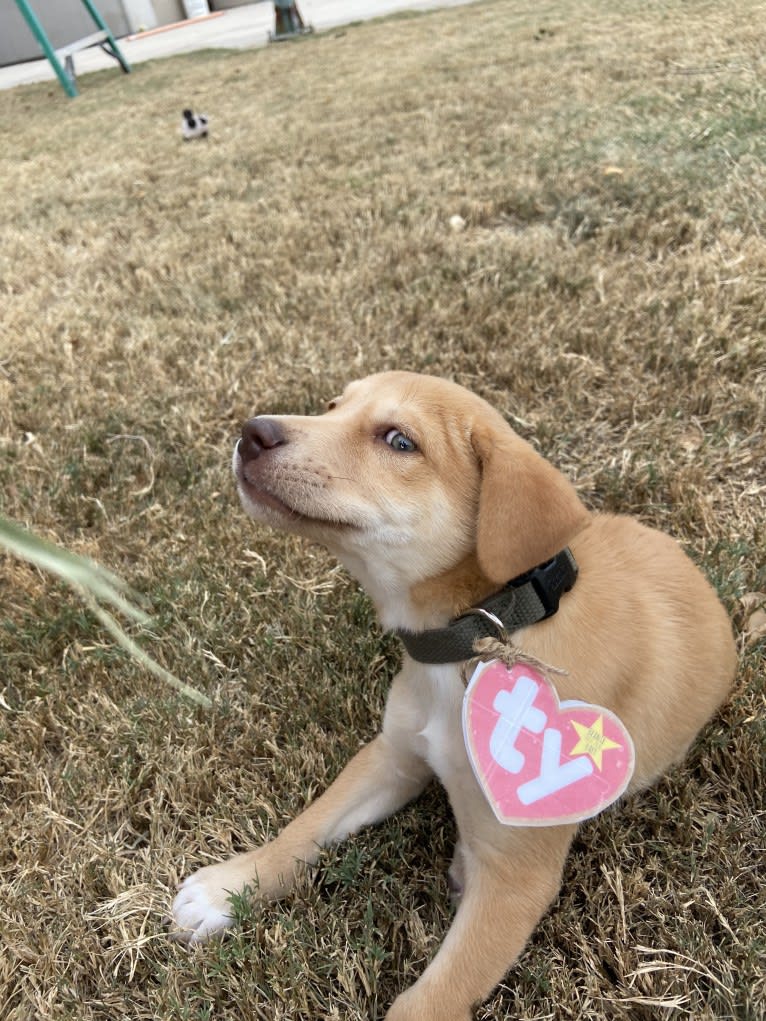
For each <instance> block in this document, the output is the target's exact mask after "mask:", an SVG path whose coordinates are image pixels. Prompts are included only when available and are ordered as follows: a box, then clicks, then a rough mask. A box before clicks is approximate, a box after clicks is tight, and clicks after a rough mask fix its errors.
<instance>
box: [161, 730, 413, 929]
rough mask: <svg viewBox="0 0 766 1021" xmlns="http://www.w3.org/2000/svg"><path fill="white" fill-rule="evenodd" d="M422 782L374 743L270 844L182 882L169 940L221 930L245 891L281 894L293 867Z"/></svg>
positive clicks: (398, 756) (387, 748) (397, 755)
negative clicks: (233, 898)
mask: <svg viewBox="0 0 766 1021" xmlns="http://www.w3.org/2000/svg"><path fill="white" fill-rule="evenodd" d="M430 777H431V770H430V768H429V767H428V766H427V765H426V763H425V762H423V760H422V759H420V758H418V757H417V756H415V755H413V754H412V753H407V752H403V751H402V749H401V747H395V746H394V744H392V742H391V741H390V740H389V739H388V738H387V737H386V736H385V735H383V734H380V735H378V737H376V738H375V740H374V741H371V742H370V744H368V745H366V746H365V747H364V748H362V750H361V751H360V752H358V754H357V755H355V756H354V758H353V759H352V760H351V762H349V764H348V765H347V766H346V768H345V769H344V770H343V772H342V773H341V774H340V775H339V776H338V778H337V779H336V780H335V782H334V783H333V784H332V785H331V786H330V787H329V788H328V789H327V790H326V791H325V793H324V794H323V795H322V796H321V797H320V798H318V799H317V800H316V801H315V802H313V804H311V805H309V807H308V808H307V809H306V810H305V811H304V812H303V813H302V814H301V815H299V816H298V817H297V818H296V819H294V820H293V822H291V823H290V824H289V825H288V826H286V827H285V829H284V830H283V831H282V832H281V833H280V834H279V836H278V837H276V839H274V840H272V841H271V842H270V843H268V844H266V845H264V846H263V847H261V848H258V850H256V851H250V852H248V853H246V854H239V855H236V856H235V857H234V858H230V859H229V860H228V861H225V862H222V863H221V864H219V865H208V866H206V867H205V868H203V869H200V870H199V871H198V872H195V873H193V875H191V876H189V878H188V879H186V880H185V881H184V882H183V883H182V885H181V888H180V890H179V892H178V895H177V897H176V899H175V901H174V902H173V921H174V923H175V926H176V929H177V931H176V932H175V933H174V935H175V937H176V938H177V939H180V940H183V941H185V942H188V943H199V942H203V941H204V940H206V939H207V938H208V937H210V936H211V935H213V934H214V933H216V932H219V931H221V930H222V929H226V928H228V927H229V926H230V925H231V924H232V920H233V919H232V914H231V904H230V903H229V898H230V896H231V894H232V893H238V892H240V891H241V890H243V888H244V887H245V886H246V885H248V884H250V885H252V887H253V888H254V890H255V891H256V892H257V894H258V896H259V897H261V898H262V899H264V900H274V899H276V898H278V897H281V896H284V895H285V894H287V893H289V891H290V890H291V889H292V887H293V885H294V882H295V878H296V875H297V873H298V871H299V869H300V868H301V866H302V865H306V864H312V863H313V862H315V861H316V860H317V858H318V857H319V852H320V850H321V849H322V848H323V847H327V846H328V845H329V844H333V843H336V842H337V841H339V840H343V839H345V838H346V837H347V836H348V835H349V834H351V833H354V832H355V831H356V830H358V829H360V828H361V827H362V826H367V825H369V824H370V823H374V822H377V821H378V820H380V819H384V818H385V817H386V816H387V815H390V814H391V813H392V812H394V811H396V809H397V808H400V807H401V806H402V805H404V804H406V803H407V802H408V801H410V800H412V798H414V797H416V796H417V795H418V794H419V793H420V792H421V791H422V790H423V788H424V787H425V785H426V784H427V783H428V781H429V779H430Z"/></svg>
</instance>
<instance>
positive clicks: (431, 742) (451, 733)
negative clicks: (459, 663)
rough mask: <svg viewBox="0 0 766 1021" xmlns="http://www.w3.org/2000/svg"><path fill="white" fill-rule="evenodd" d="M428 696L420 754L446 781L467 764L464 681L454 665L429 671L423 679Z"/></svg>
mask: <svg viewBox="0 0 766 1021" xmlns="http://www.w3.org/2000/svg"><path fill="white" fill-rule="evenodd" d="M424 680H425V683H424V689H425V688H427V689H428V690H427V691H426V690H424V691H423V695H424V696H425V697H427V707H426V712H427V717H426V723H425V726H423V727H421V729H420V731H419V732H418V735H417V736H418V740H419V742H420V743H421V747H420V748H419V752H420V754H421V755H422V757H423V758H424V759H425V760H426V762H427V763H428V765H429V766H430V767H431V769H432V770H433V771H434V773H436V775H437V776H438V777H439V779H440V780H441V781H442V782H444V781H446V779H447V778H448V777H449V776H450V774H452V773H454V772H455V770H456V769H459V768H460V767H461V766H462V764H463V763H464V762H465V757H466V756H465V748H464V745H463V725H462V705H463V691H464V688H463V682H462V680H461V679H460V676H459V674H458V670H457V668H456V667H454V666H447V667H438V668H433V667H432V668H430V669H429V670H428V673H427V675H426V678H424Z"/></svg>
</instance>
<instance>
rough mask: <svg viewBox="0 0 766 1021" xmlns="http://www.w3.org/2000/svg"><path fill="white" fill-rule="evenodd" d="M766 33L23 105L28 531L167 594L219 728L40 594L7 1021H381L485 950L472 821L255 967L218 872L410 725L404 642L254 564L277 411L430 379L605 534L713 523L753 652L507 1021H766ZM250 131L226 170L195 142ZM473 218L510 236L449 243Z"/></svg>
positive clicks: (5, 966) (326, 885) (13, 375)
mask: <svg viewBox="0 0 766 1021" xmlns="http://www.w3.org/2000/svg"><path fill="white" fill-rule="evenodd" d="M760 8H761V5H760V4H758V3H755V2H754V0H730V2H729V3H727V4H725V5H724V4H719V3H697V4H689V3H684V2H682V0H665V2H657V3H651V4H634V3H627V2H622V0H617V2H609V3H607V2H606V0H578V2H574V0H548V2H545V0H544V2H543V3H541V4H538V5H535V6H534V8H532V7H531V6H530V5H526V6H522V7H519V5H517V4H514V3H512V2H510V0H508V2H506V0H494V2H493V0H489V2H485V3H484V4H480V5H475V6H473V7H469V8H465V9H463V10H452V11H446V12H438V13H433V14H429V15H427V16H422V17H417V18H399V19H392V20H388V21H383V22H378V23H371V24H367V25H362V26H356V27H353V28H351V29H349V30H347V31H345V32H332V33H328V34H325V35H319V36H316V37H313V38H311V39H308V40H306V41H304V42H301V43H297V44H294V45H289V46H280V47H273V48H269V49H266V50H258V51H252V52H245V53H225V54H224V53H207V54H196V55H193V56H188V57H182V58H178V59H174V60H167V61H162V62H158V63H156V64H152V65H143V66H141V67H139V68H137V69H136V71H135V73H134V74H133V75H131V76H130V77H123V76H122V75H121V74H120V73H119V72H118V71H115V72H111V71H110V72H104V73H100V74H97V75H92V76H88V77H86V78H84V79H83V80H82V82H81V84H82V95H81V97H80V98H79V99H78V100H76V101H74V102H72V101H69V100H67V99H66V98H65V97H64V95H63V93H62V92H61V91H60V90H59V89H58V86H54V85H39V86H30V87H26V88H21V89H16V90H14V91H12V92H5V93H0V130H2V133H3V137H4V139H5V145H4V146H3V148H2V150H1V151H0V180H2V182H3V187H2V193H0V232H1V244H0V296H1V297H0V322H1V323H2V333H1V334H0V336H1V338H2V339H1V340H0V345H1V347H0V442H1V443H2V460H1V461H0V481H1V488H0V511H2V512H3V513H6V514H8V515H10V516H12V517H14V518H16V519H17V520H19V521H22V522H24V523H26V524H28V525H30V526H32V527H34V528H36V529H37V530H39V531H41V532H42V533H43V534H45V535H47V536H48V537H50V538H54V539H56V540H57V541H60V542H62V543H65V544H67V545H68V546H70V547H71V548H73V549H75V550H78V551H80V552H85V553H87V554H89V555H91V556H94V557H96V558H98V559H100V560H101V561H103V562H104V563H105V564H106V565H108V566H109V567H110V568H112V569H114V570H116V571H118V572H120V573H122V574H124V575H126V576H127V577H128V578H129V579H130V580H131V581H132V582H133V583H134V584H135V585H136V586H138V587H139V588H140V589H142V590H143V592H144V593H145V594H146V595H147V597H148V598H149V600H150V602H151V604H152V606H153V608H154V611H155V615H156V620H157V625H156V640H155V641H149V640H148V639H147V638H146V636H145V637H144V641H145V642H147V644H149V645H150V646H151V649H152V651H153V652H155V653H156V654H157V655H158V656H159V658H160V659H161V660H162V661H163V662H164V663H165V664H166V665H167V667H168V668H169V669H171V670H172V671H173V672H174V673H177V674H179V675H180V676H183V677H186V678H187V679H189V680H190V681H191V682H193V683H194V684H195V685H197V686H199V687H201V688H203V689H204V690H205V691H206V692H207V693H208V694H210V695H211V696H213V697H214V698H215V700H216V707H215V709H214V710H213V711H210V712H205V711H203V710H198V709H193V708H190V707H189V706H188V705H187V704H186V703H184V702H183V701H181V700H179V699H177V698H176V697H175V696H172V695H170V694H169V693H168V692H166V691H165V690H161V689H160V688H158V686H157V684H156V682H153V681H151V680H150V679H149V678H148V677H147V676H146V675H145V674H144V673H142V672H141V671H140V670H139V668H137V667H135V666H134V665H132V664H131V663H130V662H128V661H126V659H125V657H124V655H123V654H122V653H120V652H119V651H117V650H115V649H114V648H113V646H112V645H111V644H110V643H109V641H108V640H107V639H106V637H105V636H104V635H103V633H101V632H100V631H99V629H98V627H97V626H96V624H95V623H94V622H93V621H92V620H91V619H90V618H89V617H88V615H87V613H86V612H85V611H82V610H81V609H80V607H79V606H77V605H76V604H73V603H72V602H70V600H69V597H68V595H67V594H66V593H65V592H64V591H63V590H60V589H58V588H56V587H55V586H52V585H51V584H50V583H49V582H48V580H47V579H46V578H43V577H41V576H40V575H38V574H37V573H36V572H35V571H34V570H32V569H31V568H28V567H26V566H24V565H22V564H20V563H18V562H14V561H9V560H6V561H4V562H3V564H2V573H1V574H0V591H1V592H2V601H3V610H4V613H3V621H2V626H1V627H0V643H1V645H0V649H1V650H2V662H3V672H2V676H1V677H0V785H1V789H2V803H1V808H0V811H1V812H2V833H3V840H2V842H0V932H1V933H2V940H3V950H2V954H0V1016H2V1018H3V1019H4V1021H32V1019H35V1021H36V1019H42V1018H44V1019H55V1021H64V1019H78V1021H96V1019H104V1021H106V1019H109V1021H128V1019H130V1021H147V1019H162V1021H205V1019H208V1018H215V1019H216V1021H234V1019H240V1018H261V1019H268V1021H271V1019H285V1021H286V1019H290V1021H314V1019H323V1018H329V1019H340V1018H343V1019H348V1021H354V1019H357V1021H359V1019H362V1018H365V1019H367V1018H377V1017H381V1016H382V1013H383V1011H384V1009H385V1007H386V1005H387V1004H388V1003H390V1001H391V1000H392V998H393V997H394V995H395V994H396V992H397V991H398V990H400V989H402V988H403V987H404V986H406V985H407V984H409V983H410V982H412V981H413V979H414V978H415V977H416V976H417V975H418V974H419V973H420V972H421V971H422V968H423V966H424V961H425V960H426V959H427V958H428V956H429V955H430V954H432V953H433V952H434V950H435V948H436V947H437V945H438V943H439V941H440V939H441V938H442V936H443V933H444V932H445V929H446V927H447V925H448V923H449V905H448V898H447V892H446V885H445V882H444V873H445V869H446V865H447V863H448V861H449V857H450V853H451V847H450V844H451V841H452V839H453V836H454V834H453V832H452V824H451V822H450V821H449V814H448V810H447V806H446V803H445V799H444V797H443V796H442V794H441V793H440V792H439V791H438V790H437V789H435V788H434V789H432V790H430V791H429V792H428V793H427V794H426V795H425V796H424V797H423V798H422V799H421V800H420V801H419V802H418V803H417V804H416V805H414V806H411V807H410V808H409V809H407V810H406V811H404V812H403V813H401V814H400V815H399V816H397V817H396V818H395V819H393V820H391V821H390V822H388V823H386V824H384V825H382V826H380V827H378V828H376V829H375V830H373V831H369V832H365V833H363V834H361V835H360V836H359V837H357V838H356V839H354V840H352V841H350V842H349V843H348V844H346V845H344V846H342V847H340V848H338V849H336V850H333V851H332V852H328V853H327V854H326V855H325V856H324V858H323V861H322V863H321V865H320V866H319V867H318V868H317V869H316V871H315V872H314V873H313V875H312V876H311V877H310V879H309V880H307V881H306V882H305V884H304V885H303V886H302V888H301V890H300V891H299V894H298V896H296V897H295V898H294V899H292V900H291V901H289V902H286V903H284V904H281V905H277V906H274V907H270V908H268V909H267V910H266V911H263V912H258V913H253V912H252V911H250V909H248V908H247V906H246V905H242V906H241V912H242V918H243V928H242V931H241V932H240V933H239V934H237V935H235V936H234V937H233V938H232V939H230V940H228V941H226V942H224V943H221V944H219V945H214V946H210V947H207V948H204V949H201V950H199V951H196V952H192V953H189V952H187V951H186V950H184V949H182V948H180V947H178V946H175V945H171V944H170V943H168V942H167V940H166V938H165V936H164V934H163V931H162V916H163V913H164V912H165V911H166V910H167V906H168V903H169V897H170V892H171V890H172V889H173V887H174V885H175V883H176V882H177V880H178V879H179V878H180V877H182V876H183V875H185V874H186V873H187V872H188V871H189V870H190V869H191V868H192V867H194V866H196V865H198V864H200V863H204V862H206V861H211V860H215V859H219V858H220V857H222V856H223V855H226V854H228V853H229V852H230V851H231V850H232V849H239V848H242V847H244V846H246V845H250V844H252V843H254V842H259V841H262V840H263V839H265V838H266V837H268V836H269V835H270V834H273V833H274V832H275V831H276V830H277V829H278V828H279V827H280V826H281V825H283V824H284V823H285V821H286V820H288V819H289V818H290V817H291V816H292V815H294V814H295V812H296V811H297V810H299V809H300V807H301V806H302V805H303V804H304V803H305V801H306V800H307V799H308V798H309V797H311V796H313V795H314V794H315V793H316V792H317V791H319V790H321V789H322V788H324V786H325V785H326V784H327V783H328V782H329V781H330V780H331V779H332V777H333V776H334V775H335V774H336V773H337V772H338V770H339V769H340V767H341V765H342V764H343V762H344V761H345V760H346V759H347V758H348V756H349V755H350V754H351V753H352V752H353V751H354V750H355V749H356V748H357V747H358V745H359V743H360V742H361V741H363V740H365V739H366V738H368V737H369V736H370V735H371V734H372V733H373V732H374V730H375V728H376V727H377V725H378V723H379V719H380V713H381V707H382V704H383V699H384V697H385V691H386V687H387V684H388V681H389V679H390V677H391V674H392V672H393V670H394V669H395V665H396V660H397V656H398V649H397V647H396V643H395V642H394V641H393V640H392V639H390V638H388V637H385V636H381V635H380V634H379V633H378V632H377V631H376V627H375V625H374V622H373V615H372V611H371V609H370V606H369V604H368V603H367V601H366V599H365V598H364V596H363V595H361V594H360V593H359V592H358V591H357V589H356V587H355V586H354V585H353V584H352V583H351V582H350V581H349V580H348V579H347V578H346V577H345V576H344V575H343V574H341V573H340V572H339V571H338V570H336V569H335V568H334V567H333V565H332V564H331V562H330V561H329V559H328V558H327V557H326V556H325V555H324V554H323V553H322V552H321V551H317V550H313V549H307V548H305V547H303V546H301V544H300V543H299V542H297V541H294V540H293V539H290V538H285V537H281V536H278V535H272V534H270V533H266V532H262V531H257V530H254V529H253V528H251V526H249V525H248V524H247V523H246V522H245V521H244V519H243V517H242V515H241V513H240V512H239V510H238V507H237V504H236V499H235V497H234V494H233V486H232V483H231V480H230V478H229V471H228V464H227V462H228V456H229V451H230V447H231V443H232V440H233V437H234V435H235V434H236V429H237V424H238V423H239V422H240V421H241V420H242V419H243V418H244V417H246V416H247V415H248V414H250V413H251V412H252V411H253V409H256V408H257V409H259V410H269V411H282V410H288V409H289V410H294V411H297V412H305V411H309V410H312V409H318V408H320V407H321V405H322V402H323V401H324V400H325V399H326V398H327V397H329V396H332V395H333V394H334V393H335V392H336V391H337V390H338V389H339V387H340V386H341V385H342V384H343V382H345V381H346V380H348V379H349V378H351V377H354V376H358V375H362V374H365V373H367V372H370V371H374V370H377V369H381V368H386V367H393V366H401V367H408V368H411V369H416V370H424V371H428V372H432V373H437V374H443V375H447V376H450V377H453V378H455V379H457V380H458V381H460V382H462V383H464V384H466V385H468V386H469V387H472V388H474V389H476V390H477V391H478V392H480V393H481V394H482V395H484V396H486V397H487V398H489V399H490V400H492V401H493V402H495V403H496V404H497V405H498V406H499V407H500V409H501V410H502V411H503V412H504V413H505V414H506V415H507V416H508V417H509V419H510V420H511V421H512V422H513V423H514V424H515V425H516V427H517V428H518V429H519V430H520V431H521V432H522V433H523V434H524V435H526V436H527V437H529V438H530V439H531V440H532V441H533V442H535V443H536V444H537V445H538V446H539V447H540V449H542V450H543V451H544V452H545V453H546V454H547V455H548V456H550V457H551V458H552V459H553V460H554V461H555V462H557V463H558V464H559V465H560V466H561V467H563V468H564V469H565V470H566V471H567V472H569V473H570V474H571V476H572V477H573V478H574V480H575V481H576V483H577V485H578V487H579V488H580V490H581V492H582V493H583V495H584V497H585V498H586V499H587V501H588V502H589V503H590V504H591V505H592V506H594V507H598V506H601V507H608V508H610V509H618V510H623V511H630V512H635V513H637V514H639V515H640V516H641V517H642V519H643V520H645V521H647V522H650V523H653V524H655V525H658V526H660V527H663V528H666V529H668V530H670V531H672V532H673V533H674V534H675V535H677V536H678V538H679V539H680V540H681V541H682V543H683V544H684V545H685V547H686V548H687V549H688V550H689V552H690V553H691V555H692V556H693V557H694V558H695V559H696V560H698V561H699V562H700V563H701V564H702V566H703V567H704V569H705V570H706V571H707V572H708V573H709V575H710V576H711V577H712V578H713V580H714V581H715V583H716V585H717V586H718V589H719V591H720V593H721V596H722V598H723V600H724V601H725V603H726V605H727V606H728V607H729V609H730V610H731V613H732V615H733V617H734V619H735V623H736V626H737V628H738V631H739V633H740V635H741V638H740V642H741V648H742V667H741V672H740V675H739V680H738V684H737V687H736V690H735V691H734V693H733V696H732V698H731V700H730V702H729V703H728V705H727V706H726V708H725V709H724V711H723V712H722V713H721V714H720V716H719V717H718V718H717V719H716V720H715V721H714V722H713V723H712V724H711V725H710V726H709V727H708V728H707V729H706V731H705V733H704V734H703V736H702V737H701V739H700V740H699V741H698V743H697V744H696V745H695V747H694V749H693V751H692V753H691V755H690V757H689V759H688V761H687V762H686V763H685V765H684V766H683V767H681V768H679V769H677V770H675V771H674V772H673V774H672V775H670V776H669V777H668V778H667V779H666V780H664V781H663V782H662V783H661V784H660V785H659V787H658V788H657V789H655V790H652V791H649V792H646V793H644V794H642V795H641V796H639V797H637V798H634V799H633V800H631V801H630V802H629V803H628V804H627V805H626V806H624V808H623V809H621V810H620V811H615V812H610V813H607V814H606V815H605V816H603V817H602V818H600V819H598V820H596V821H594V822H591V823H589V824H588V825H586V826H585V827H584V828H583V830H582V833H581V836H580V837H579V839H578V842H577V845H576V849H575V853H574V854H573V856H572V859H571V861H570V865H569V868H568V871H567V876H566V885H565V889H564V891H563V893H562V895H561V897H560V900H559V903H558V905H557V906H556V907H555V909H554V910H553V911H552V912H551V913H550V914H549V916H548V917H547V918H546V920H545V921H544V923H543V924H542V925H541V927H540V929H539V931H538V932H537V933H536V935H535V937H534V939H533V941H532V943H531V945H530V946H529V948H528V949H527V951H526V952H525V954H524V955H523V957H522V959H521V960H520V962H519V964H518V965H517V966H516V967H515V968H514V969H513V971H512V972H511V973H510V974H509V976H508V978H507V981H506V983H505V985H504V986H503V987H502V988H501V989H500V990H499V991H498V992H497V993H496V995H495V996H494V997H493V998H492V999H491V1001H490V1002H489V1003H488V1004H487V1005H486V1006H485V1007H483V1008H482V1009H480V1010H479V1013H478V1017H479V1018H480V1019H489V1018H492V1019H497V1021H500V1019H504V1018H507V1017H510V1016H513V1017H514V1018H519V1019H528V1021H532V1019H539V1021H542V1019H544V1018H551V1019H553V1018H556V1019H570V1018H571V1019H583V1021H585V1019H587V1021H596V1019H603V1018H609V1019H612V1018H614V1019H617V1021H645V1019H653V1018H665V1017H689V1018H694V1019H702V1021H713V1019H716V1021H719V1019H736V1021H754V1019H756V1018H762V1017H764V1010H763V1003H764V1002H766V987H765V985H764V974H765V973H766V960H765V958H766V939H765V938H764V928H763V926H764V871H763V854H764V846H765V845H764V819H766V814H765V811H764V793H763V792H764V784H765V777H764V758H765V755H764V752H765V750H766V735H765V733H764V712H763V709H764V688H763V651H764V645H763V641H762V640H761V641H760V643H758V642H751V643H750V644H747V641H746V637H747V636H746V629H747V618H746V615H745V613H744V610H743V609H742V607H741V605H740V602H739V600H740V597H741V596H742V595H744V594H745V593H746V592H749V591H750V592H752V591H756V592H758V591H760V592H763V591H764V590H766V568H765V566H764V560H765V558H764V548H765V547H766V542H765V536H764V504H765V503H766V488H765V487H766V444H765V440H764V436H765V433H764V417H765V416H764V402H765V395H766V342H765V341H764V329H765V328H766V301H765V300H764V294H765V293H766V290H765V284H766V242H765V241H764V236H763V209H764V206H763V195H764V194H766V172H764V157H765V156H766V112H765V111H766V95H765V94H764V85H763V82H764V80H766V78H765V77H764V76H765V74H766V60H765V59H764V54H765V53H766V26H764V24H763V20H762V18H760V14H761V13H762V12H761V10H760ZM188 104H192V105H194V106H195V107H197V108H198V109H202V110H204V111H206V112H207V113H208V114H209V115H210V117H211V125H212V137H211V138H210V140H209V141H208V142H207V143H193V144H183V143H182V142H181V140H180V136H179V131H178V126H179V122H180V111H181V109H182V108H183V107H184V106H186V105H188ZM453 214H460V215H461V216H462V217H463V218H464V219H465V220H466V229H465V230H464V231H462V232H454V231H452V230H451V229H450V227H449V219H450V217H451V216H452V215H453Z"/></svg>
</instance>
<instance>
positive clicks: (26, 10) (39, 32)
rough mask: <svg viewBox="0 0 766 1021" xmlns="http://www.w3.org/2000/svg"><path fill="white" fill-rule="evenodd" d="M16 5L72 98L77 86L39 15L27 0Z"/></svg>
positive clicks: (20, 0) (17, 1)
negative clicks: (58, 55) (67, 71)
mask: <svg viewBox="0 0 766 1021" xmlns="http://www.w3.org/2000/svg"><path fill="white" fill-rule="evenodd" d="M16 6H17V7H18V9H19V10H20V11H21V14H22V16H23V18H24V20H25V21H26V23H27V24H28V25H29V27H30V29H31V30H32V34H33V35H34V37H35V39H37V41H38V43H39V44H40V46H41V47H42V49H43V53H44V54H45V56H46V57H47V58H48V60H49V61H50V64H51V67H52V68H53V70H54V71H55V72H56V76H57V78H58V80H59V81H60V82H61V86H62V88H63V89H64V91H65V92H66V94H67V95H68V96H70V97H71V98H72V99H74V98H75V96H76V95H77V86H76V85H75V83H74V82H73V81H72V79H71V78H70V77H69V75H68V74H67V73H66V70H65V69H64V67H63V65H62V63H61V61H60V60H59V58H58V57H57V56H56V51H55V50H54V49H53V47H52V46H51V44H50V41H49V39H48V36H47V35H46V34H45V31H44V30H43V26H42V25H41V24H40V22H39V21H38V20H37V15H36V14H35V12H34V11H33V10H32V8H31V7H30V6H29V4H28V3H27V0H16Z"/></svg>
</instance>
